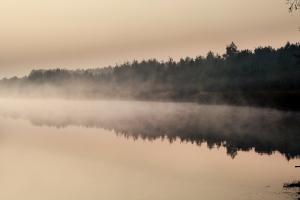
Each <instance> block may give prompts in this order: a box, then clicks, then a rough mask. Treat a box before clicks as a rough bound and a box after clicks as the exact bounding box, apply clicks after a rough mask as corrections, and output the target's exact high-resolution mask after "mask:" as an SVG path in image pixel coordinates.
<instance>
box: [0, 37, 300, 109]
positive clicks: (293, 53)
mask: <svg viewBox="0 0 300 200" xmlns="http://www.w3.org/2000/svg"><path fill="white" fill-rule="evenodd" d="M299 55H300V44H299V43H295V44H291V43H289V42H288V43H287V44H286V45H285V46H283V47H281V48H278V49H274V48H272V47H258V48H256V49H254V51H250V50H247V49H246V50H239V49H238V47H237V45H236V44H235V43H233V42H232V43H231V44H229V45H228V46H227V47H226V53H225V54H224V55H223V56H220V55H218V54H215V53H213V52H211V51H210V52H208V53H207V55H206V57H202V56H198V57H196V58H190V57H186V58H182V59H180V60H179V61H177V62H176V61H174V60H173V59H171V58H170V59H169V60H168V61H161V62H159V61H157V60H156V59H149V60H142V61H133V62H126V63H123V64H121V65H116V66H115V67H111V66H110V67H105V68H97V69H87V70H66V69H53V70H33V71H32V72H31V73H30V74H29V75H28V76H26V77H23V78H19V79H18V78H12V79H3V80H2V81H0V89H1V87H2V88H19V90H18V91H23V92H24V93H25V94H26V93H27V92H28V93H30V90H29V88H32V87H27V86H35V87H36V88H38V89H41V88H42V87H43V86H47V87H48V86H51V87H55V90H58V91H60V92H59V94H61V95H69V96H74V95H81V96H85V97H112V98H113V97H118V98H136V99H147V100H151V99H155V100H157V99H159V100H176V101H199V102H203V103H230V104H250V105H259V106H272V107H282V108H284V107H290V108H293V109H299V110H300V104H299V101H300V92H299V91H300V65H299V59H297V57H298V58H299ZM37 86H38V87H37ZM62 86H63V87H62ZM27 90H28V91H27ZM1 91H2V92H3V91H4V90H0V93H1ZM46 95H48V94H46Z"/></svg>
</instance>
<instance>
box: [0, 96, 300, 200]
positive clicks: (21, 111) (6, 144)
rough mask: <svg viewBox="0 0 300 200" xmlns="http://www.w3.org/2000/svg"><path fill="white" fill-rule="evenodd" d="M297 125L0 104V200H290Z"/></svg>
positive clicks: (280, 115)
mask: <svg viewBox="0 0 300 200" xmlns="http://www.w3.org/2000/svg"><path fill="white" fill-rule="evenodd" d="M299 122H300V115H299V113H297V112H283V111H277V110H272V109H261V108H253V107H238V106H213V105H211V106H207V105H199V104H194V103H166V102H138V101H104V100H103V101H87V100H82V101H81V100H78V101H74V100H61V99H60V100H58V99H11V98H6V99H5V98H2V99H0V138H1V139H0V144H1V145H0V162H1V163H2V165H1V167H0V173H1V174H2V175H1V176H2V178H1V180H0V198H1V199H8V200H17V199H20V198H21V199H26V200H27V199H28V200H29V199H30V200H35V199H36V200H37V199H58V200H65V199H76V200H77V199H78V200H79V199H91V200H94V199H95V200H96V199H111V200H119V199H147V200H148V199H149V200H150V199H178V200H179V199H199V198H204V199H208V200H214V199H236V200H238V199H239V200H240V199H270V200H271V199H272V200H273V199H278V200H279V199H291V200H292V199H294V198H295V197H296V196H295V193H294V192H293V191H290V190H285V189H284V188H283V184H284V183H286V182H291V181H295V180H297V179H299V170H297V169H295V168H294V166H295V165H297V164H299V162H300V160H299V155H300V147H299V144H300V135H299V130H300V128H299V126H300V123H299ZM216 191H218V192H216Z"/></svg>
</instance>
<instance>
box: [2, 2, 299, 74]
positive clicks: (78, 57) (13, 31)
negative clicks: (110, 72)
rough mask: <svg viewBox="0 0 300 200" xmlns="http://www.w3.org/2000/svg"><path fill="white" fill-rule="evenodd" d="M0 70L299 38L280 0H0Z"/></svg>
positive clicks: (295, 20)
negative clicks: (233, 43)
mask: <svg viewBox="0 0 300 200" xmlns="http://www.w3.org/2000/svg"><path fill="white" fill-rule="evenodd" d="M0 25H1V31H0V77H3V76H12V75H18V76H20V75H24V74H26V73H28V72H29V71H30V70H31V69H33V68H57V67H63V68H91V67H102V66H106V65H109V64H111V65H114V64H115V63H122V62H124V61H127V60H129V61H131V60H133V59H138V60H141V59H144V58H157V59H159V60H160V59H167V58H168V57H173V58H175V59H176V58H179V57H185V56H191V57H193V56H196V55H205V54H206V52H207V51H208V50H213V51H215V52H219V53H223V52H224V49H225V45H226V44H228V43H230V42H231V41H235V42H236V43H237V45H238V47H240V48H250V49H253V48H254V47H256V46H260V45H263V46H265V45H272V46H274V47H279V46H281V45H283V44H284V43H286V42H287V41H291V42H299V41H300V32H299V31H298V30H299V29H298V28H299V26H300V12H299V11H298V12H295V13H289V12H288V6H287V5H286V0H251V1H249V0H218V1H212V0H43V1H41V0H26V1H20V0H1V1H0Z"/></svg>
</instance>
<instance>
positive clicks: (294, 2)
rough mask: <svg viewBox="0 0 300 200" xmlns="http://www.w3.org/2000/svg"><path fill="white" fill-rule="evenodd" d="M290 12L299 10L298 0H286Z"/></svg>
mask: <svg viewBox="0 0 300 200" xmlns="http://www.w3.org/2000/svg"><path fill="white" fill-rule="evenodd" d="M287 4H288V5H289V10H290V12H293V11H294V10H298V9H300V0H287Z"/></svg>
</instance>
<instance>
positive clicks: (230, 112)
mask: <svg viewBox="0 0 300 200" xmlns="http://www.w3.org/2000/svg"><path fill="white" fill-rule="evenodd" d="M0 115H2V116H6V117H12V118H21V119H26V120H30V121H31V123H32V124H34V125H37V126H51V127H52V126H54V127H57V128H64V127H67V126H84V127H87V128H88V127H94V128H95V127H96V128H104V129H108V130H114V131H115V133H116V134H118V135H122V136H124V137H127V138H133V139H139V138H141V139H144V140H149V141H152V140H156V139H167V140H169V141H170V142H171V143H172V142H173V141H175V140H180V141H182V142H191V143H195V144H197V145H201V144H202V143H204V142H205V143H207V145H208V147H209V148H213V147H225V148H226V150H227V154H228V155H230V156H231V157H233V158H234V157H235V156H236V155H237V153H238V151H249V150H252V149H254V151H255V152H257V153H260V154H272V153H274V152H275V151H278V152H280V153H281V154H283V155H285V157H286V158H287V159H292V158H297V157H299V156H300V145H299V144H300V113H293V112H281V111H276V110H271V109H258V108H250V107H234V106H204V105H197V104H191V103H153V102H130V101H67V100H63V101H62V100H12V99H1V100H0Z"/></svg>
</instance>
